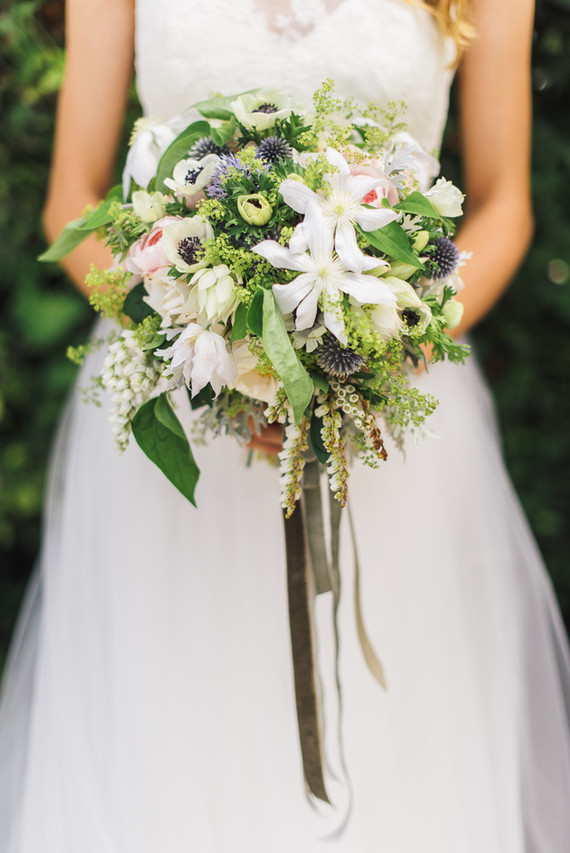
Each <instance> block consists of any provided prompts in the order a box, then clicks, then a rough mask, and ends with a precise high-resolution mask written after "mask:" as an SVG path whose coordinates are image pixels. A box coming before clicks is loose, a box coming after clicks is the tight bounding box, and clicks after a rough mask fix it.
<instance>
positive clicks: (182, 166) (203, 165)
mask: <svg viewBox="0 0 570 853" xmlns="http://www.w3.org/2000/svg"><path fill="white" fill-rule="evenodd" d="M219 162H220V158H219V157H218V155H217V154H207V155H206V156H205V157H202V159H201V160H194V159H193V158H192V157H188V158H186V159H185V160H180V162H179V163H177V164H176V166H175V167H174V171H173V173H172V178H165V180H164V185H165V186H167V187H168V189H170V190H172V191H173V192H174V194H175V195H176V198H177V199H178V201H179V202H186V204H188V206H190V207H192V206H193V205H194V204H195V203H196V202H197V201H198V199H199V198H202V197H203V196H204V189H205V188H206V187H207V186H208V184H209V183H210V181H211V180H212V175H213V174H214V172H215V171H216V168H217V166H218V163H219Z"/></svg>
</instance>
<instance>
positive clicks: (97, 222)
mask: <svg viewBox="0 0 570 853" xmlns="http://www.w3.org/2000/svg"><path fill="white" fill-rule="evenodd" d="M114 189H115V188H113V190H111V193H110V194H109V196H110V197H108V198H107V199H106V200H105V201H104V202H102V203H101V204H100V205H99V206H98V207H96V208H95V210H93V211H91V213H88V214H87V215H86V216H81V217H80V218H79V219H74V220H73V222H68V223H67V225H66V226H65V228H64V229H63V231H62V232H61V234H60V235H59V236H58V237H57V239H56V240H55V241H54V242H53V243H52V245H51V246H50V247H49V249H46V251H45V252H43V253H42V254H41V255H40V256H39V258H38V260H40V261H43V262H49V261H60V260H61V259H62V258H65V256H66V255H69V253H70V252H72V251H73V250H74V249H75V248H76V247H77V246H79V244H80V243H83V241H84V240H86V239H87V237H88V236H89V235H90V234H91V232H92V231H96V230H97V228H101V227H102V226H103V225H108V223H109V222H111V221H112V219H113V217H112V216H110V214H109V208H110V207H111V203H112V202H113V201H115V198H114V197H113V196H112V194H113V193H114Z"/></svg>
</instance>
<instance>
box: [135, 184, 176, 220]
mask: <svg viewBox="0 0 570 853" xmlns="http://www.w3.org/2000/svg"><path fill="white" fill-rule="evenodd" d="M132 199H133V210H134V212H135V213H136V215H137V216H138V218H139V219H140V220H141V222H156V221H157V220H158V219H162V218H163V216H166V202H167V201H168V198H167V196H165V195H163V194H162V193H159V192H155V193H147V192H146V191H145V190H135V192H134V193H133V197H132Z"/></svg>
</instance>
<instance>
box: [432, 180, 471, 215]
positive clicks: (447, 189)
mask: <svg viewBox="0 0 570 853" xmlns="http://www.w3.org/2000/svg"><path fill="white" fill-rule="evenodd" d="M425 196H426V198H429V200H430V201H431V203H432V204H433V206H434V207H435V209H436V210H437V212H438V213H439V214H440V216H451V217H456V216H461V215H462V214H463V210H462V208H461V205H462V204H463V199H464V198H465V196H464V195H463V193H462V192H461V190H458V189H457V187H456V186H455V184H452V183H451V181H447V180H446V179H445V178H439V180H437V181H436V182H435V184H434V185H433V187H432V188H431V189H430V190H428V191H427V192H426V193H425Z"/></svg>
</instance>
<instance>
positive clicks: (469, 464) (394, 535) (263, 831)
mask: <svg viewBox="0 0 570 853" xmlns="http://www.w3.org/2000/svg"><path fill="white" fill-rule="evenodd" d="M466 5H467V4H466V3H464V2H463V0H456V2H453V0H436V2H434V3H433V4H432V6H431V7H425V6H422V4H421V3H420V2H418V3H407V2H406V0H312V2H309V0H274V2H270V0H233V2H230V0H196V2H189V0H164V2H162V3H158V2H156V0H137V2H136V8H133V2H132V0H114V2H108V0H68V2H67V40H68V44H67V48H68V53H67V69H66V75H65V82H64V86H63V88H62V92H61V96H60V101H59V108H58V120H57V134H56V143H55V150H54V161H53V171H52V178H51V183H50V189H49V197H48V202H47V207H46V212H45V226H46V231H47V233H48V235H49V236H50V237H51V238H53V237H55V235H56V234H57V233H58V232H59V231H60V229H61V228H62V226H63V225H64V224H65V223H66V222H67V221H68V220H69V219H71V218H73V217H75V216H77V215H78V214H79V212H80V211H81V210H82V209H83V208H84V207H85V206H86V205H87V204H89V203H95V202H96V201H97V199H98V198H100V197H101V196H102V195H103V194H104V193H105V191H106V190H107V188H108V186H109V183H110V181H111V177H112V172H113V167H114V158H115V153H116V148H117V143H118V139H119V135H120V132H121V128H122V123H123V112H124V108H125V102H126V97H127V92H128V88H129V83H130V78H131V68H132V64H133V48H134V46H136V62H135V64H136V71H137V85H138V90H139V94H140V97H141V101H142V103H143V106H144V111H145V114H146V115H147V116H149V117H150V118H152V119H157V120H159V121H161V120H165V119H167V118H168V117H169V116H171V115H173V114H175V113H177V112H180V111H181V110H183V109H185V108H186V107H187V106H188V105H190V104H191V103H193V102H195V101H198V100H200V99H202V98H204V97H207V96H208V95H209V94H210V93H211V92H213V91H221V92H228V93H232V92H238V91H243V90H246V89H249V88H252V87H255V86H259V85H264V86H265V85H278V86H281V87H283V88H286V89H288V90H289V91H291V92H292V93H293V94H294V95H295V96H297V97H299V98H304V99H307V98H308V97H309V96H310V93H311V92H312V91H313V89H315V88H316V87H317V86H318V85H319V83H320V82H321V81H322V80H323V79H324V78H325V77H332V78H334V79H335V81H336V86H337V90H338V92H339V94H341V95H352V96H354V97H355V98H357V99H359V100H361V101H368V100H375V101H388V100H392V99H402V100H404V101H405V102H406V104H407V107H408V111H407V123H408V129H409V131H410V133H411V134H412V135H413V136H414V137H416V138H417V139H418V141H419V142H420V143H421V144H422V145H423V147H424V148H425V149H426V150H429V151H437V149H438V148H439V145H440V142H441V134H442V130H443V125H444V122H445V117H446V112H447V103H448V94H449V86H450V83H451V80H452V76H453V71H452V66H453V61H454V57H455V54H456V50H457V49H461V48H462V46H463V45H464V43H465V42H466V40H467V37H468V35H469V27H468V26H467V22H468V21H471V23H472V25H473V28H474V31H475V34H476V35H475V37H474V38H473V39H472V40H471V41H470V43H469V46H468V49H467V51H466V53H465V55H464V57H463V58H462V60H461V64H460V71H459V74H460V78H459V91H460V102H461V104H460V105H461V119H462V139H463V153H464V167H465V186H466V190H467V195H468V200H469V208H468V215H467V216H466V217H465V224H464V226H463V228H462V231H461V234H460V238H459V244H460V247H461V248H462V249H468V250H470V251H472V252H473V259H472V261H471V262H470V263H469V266H468V269H467V273H466V288H465V291H464V292H463V293H462V295H461V298H462V300H463V303H464V306H465V312H464V319H463V322H462V324H461V327H460V329H459V333H460V334H465V333H466V332H467V331H468V330H469V329H470V328H471V327H472V326H473V325H474V324H475V323H476V322H477V321H478V320H479V319H480V318H481V317H482V316H483V315H484V314H485V312H486V311H487V310H488V309H489V308H490V307H491V305H492V304H493V303H494V302H495V300H496V299H497V298H498V296H499V295H500V293H501V291H502V290H503V289H504V288H505V286H506V285H507V283H508V281H509V279H510V278H511V276H512V274H513V273H514V271H515V269H516V267H517V265H518V264H519V262H520V260H521V257H522V255H523V253H524V251H525V249H526V246H527V244H528V241H529V239H530V235H531V230H532V223H531V212H530V205H529V124H530V84H529V53H530V42H531V32H532V12H533V10H532V2H531V0H505V2H503V3H500V4H499V3H496V2H495V0H472V2H471V3H470V7H469V9H467V8H466ZM92 262H94V263H95V264H96V265H97V266H101V267H105V266H107V265H108V264H109V262H110V258H109V257H108V256H107V254H106V250H105V249H104V248H102V246H101V245H100V244H97V243H91V242H88V243H85V244H84V245H82V246H81V247H80V248H78V249H77V250H76V251H75V252H74V253H73V254H72V255H71V256H70V257H69V259H68V261H67V270H68V272H69V274H70V276H71V278H72V279H73V280H74V281H75V283H76V284H77V286H78V287H80V288H83V287H84V285H83V281H84V277H85V272H86V270H87V268H88V266H89V264H90V263H92ZM103 357H104V353H102V352H99V353H95V354H93V355H91V356H89V358H88V359H87V361H86V363H85V364H84V367H83V369H82V374H81V376H80V378H79V383H78V385H79V388H81V387H85V386H86V385H88V384H89V378H90V376H92V375H96V374H97V373H99V372H100V368H101V361H102V359H103ZM417 381H418V383H419V384H421V386H422V388H423V389H424V390H426V391H430V392H432V393H433V394H434V395H435V396H436V397H437V398H438V399H439V400H440V407H439V409H438V411H437V413H436V415H435V416H434V418H433V421H432V423H431V426H432V428H433V430H434V432H435V433H436V434H437V439H434V440H432V441H428V442H427V443H425V444H424V445H423V446H421V447H417V446H412V447H410V448H409V449H408V452H407V455H406V459H405V460H404V459H403V458H401V457H400V456H399V455H398V453H397V451H396V450H394V452H392V453H391V454H390V456H391V458H390V460H389V461H388V463H387V465H386V466H384V468H383V469H382V470H381V471H370V470H368V469H365V468H364V467H363V466H361V465H359V464H355V467H354V470H353V472H352V475H351V495H352V512H353V516H354V523H355V530H356V540H357V543H358V549H359V553H360V563H361V571H362V601H363V609H364V618H365V621H366V624H367V626H368V630H369V633H370V635H371V639H372V641H373V644H374V647H375V648H376V649H377V650H378V651H379V652H380V655H381V657H382V659H383V663H384V667H385V670H386V673H387V680H388V690H387V691H386V692H384V691H382V690H380V689H379V687H378V685H377V684H376V683H375V681H374V680H373V679H372V678H371V677H370V674H369V672H368V670H367V668H366V665H365V662H364V659H363V656H362V653H361V650H360V646H359V643H358V636H357V629H356V622H355V617H354V609H353V608H354V602H353V600H352V595H351V593H350V589H351V582H352V574H353V558H352V554H351V550H350V541H349V537H348V536H347V530H345V529H344V528H343V530H342V547H341V573H342V578H343V590H344V591H343V596H342V600H341V605H340V612H339V617H338V619H339V630H340V638H341V652H340V682H341V690H342V697H343V711H342V715H341V717H340V718H341V725H342V730H343V738H342V741H343V743H344V754H345V761H346V768H347V772H348V777H349V778H350V780H351V784H352V788H353V808H352V813H351V815H350V818H349V820H348V822H347V824H346V826H345V827H344V831H339V832H338V833H337V835H336V838H337V840H336V849H337V850H339V851H342V853H373V851H374V853H377V851H380V850H382V851H385V853H564V851H567V850H568V845H569V843H570V842H569V839H570V727H569V715H570V655H569V652H568V646H567V644H566V639H565V636H564V631H563V628H562V626H561V620H560V616H559V612H558V609H557V605H556V603H555V600H554V597H553V593H552V589H551V586H550V583H549V580H548V578H547V575H546V572H545V570H544V567H543V565H542V563H541V560H540V557H539V555H538V553H537V549H536V546H535V544H534V541H533V540H532V537H531V535H530V533H529V530H528V527H527V525H526V522H525V520H524V518H523V516H522V513H521V510H520V508H519V505H518V502H517V500H516V497H515V496H514V495H513V491H512V487H511V485H510V483H509V480H508V478H507V476H506V473H505V470H504V467H503V463H502V460H501V457H500V452H499V449H498V442H497V434H496V427H495V421H494V416H493V411H492V404H491V402H490V399H489V394H488V391H487V389H486V386H485V384H484V382H483V381H482V379H481V377H480V374H479V371H478V368H477V365H476V363H475V362H474V360H473V359H471V360H470V361H469V363H468V364H467V365H465V366H464V367H458V366H454V365H449V364H438V365H434V366H433V367H430V369H429V371H428V372H427V373H424V374H422V375H420V376H418V379H417ZM279 443H280V435H279V433H278V432H276V431H275V430H268V431H266V432H264V433H263V434H262V435H260V436H258V437H257V438H256V439H255V440H254V444H255V446H256V447H257V448H258V449H260V450H263V451H265V452H266V453H275V452H276V450H277V449H278V448H279ZM196 456H197V461H198V464H199V466H200V468H201V469H202V471H203V476H202V478H201V481H200V484H199V490H198V493H197V498H198V505H199V510H195V509H194V508H193V507H191V506H190V505H189V504H188V503H187V502H186V501H185V500H184V499H183V498H182V497H181V496H180V495H179V494H178V493H177V492H176V490H175V489H174V488H173V487H172V486H171V485H170V484H169V483H168V482H167V481H166V479H164V478H163V477H162V475H161V474H160V473H159V472H158V471H157V470H156V469H154V467H153V466H152V464H151V463H150V462H149V461H148V460H147V459H146V457H144V456H143V455H142V453H141V452H140V451H139V449H138V448H137V446H136V445H134V443H132V444H131V446H130V447H129V449H128V450H127V452H126V454H125V455H124V456H123V457H122V458H118V457H117V456H116V455H115V453H114V450H113V444H112V437H111V433H110V429H109V428H108V425H107V423H106V412H105V409H104V407H103V409H97V408H95V407H93V406H87V405H85V404H83V402H82V401H81V395H80V393H79V392H76V393H75V394H74V395H73V396H72V398H71V400H70V402H69V405H68V407H67V410H66V412H65V415H64V418H63V422H62V425H61V429H60V432H59V436H58V440H57V443H56V448H55V453H54V460H53V465H52V472H51V479H50V485H49V490H48V496H47V510H46V519H45V531H44V533H45V535H44V543H43V548H42V553H41V558H40V564H39V569H38V572H37V573H36V576H35V579H34V580H33V581H32V583H31V584H30V588H29V590H28V594H27V598H26V603H25V606H24V608H23V610H22V614H21V616H20V621H19V626H18V630H17V632H16V636H15V638H14V641H13V645H12V651H11V657H10V663H9V667H8V670H7V675H6V679H5V683H4V691H3V699H2V706H1V713H0V853H40V851H41V853H158V851H160V853H182V851H185V853H187V851H195V853H230V851H231V853H268V851H271V853H292V851H299V853H317V851H319V850H322V849H323V847H324V845H326V843H327V842H326V841H323V840H322V839H323V837H330V835H331V832H334V830H335V829H337V828H338V826H339V818H338V816H337V815H336V813H335V812H334V811H328V812H326V813H322V814H321V813H317V811H316V810H315V809H313V808H312V807H311V805H310V804H309V803H308V802H307V800H306V798H305V793H304V788H303V773H302V763H301V757H300V751H299V745H298V738H297V729H296V713H295V697H294V689H293V680H292V672H291V662H290V648H289V635H288V623H287V604H286V583H285V565H284V554H283V539H282V523H281V515H280V509H279V492H278V474H277V471H276V469H275V468H274V467H272V466H270V465H269V464H267V462H266V461H265V460H264V459H263V458H261V459H259V460H257V461H256V462H255V463H254V464H253V465H252V466H250V467H249V468H246V467H245V465H244V457H243V455H242V451H240V450H239V448H238V447H237V445H235V443H234V442H233V441H232V440H231V439H219V440H217V441H216V442H214V443H213V444H212V445H211V446H208V447H203V448H196ZM317 609H318V608H317ZM317 617H318V613H317ZM321 629H322V630H321ZM319 631H320V635H319V638H318V639H319V656H320V657H322V659H323V660H324V661H326V660H328V655H329V652H330V644H331V638H330V637H329V636H328V635H327V632H326V629H325V627H324V625H320V624H319ZM325 668H326V667H325ZM323 703H324V716H325V720H326V723H327V732H328V741H327V747H328V751H329V754H330V755H331V757H332V758H331V760H334V763H335V764H336V766H337V767H338V763H339V761H338V758H339V756H338V739H337V738H336V736H335V725H334V723H335V720H337V719H338V716H339V708H338V702H337V692H336V689H335V685H334V683H333V679H332V678H331V677H330V673H329V674H328V675H327V673H326V672H325V674H324V676H323ZM335 750H336V752H335ZM341 775H342V774H341ZM347 784H348V783H347V781H346V779H344V781H343V779H342V778H340V777H339V779H338V780H337V789H338V792H339V795H338V796H339V798H338V803H340V806H341V808H340V812H339V815H340V818H342V814H343V812H342V810H343V809H344V808H345V807H346V802H347V800H346V791H347ZM343 797H344V799H343ZM340 822H342V821H340ZM341 829H342V827H341Z"/></svg>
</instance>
